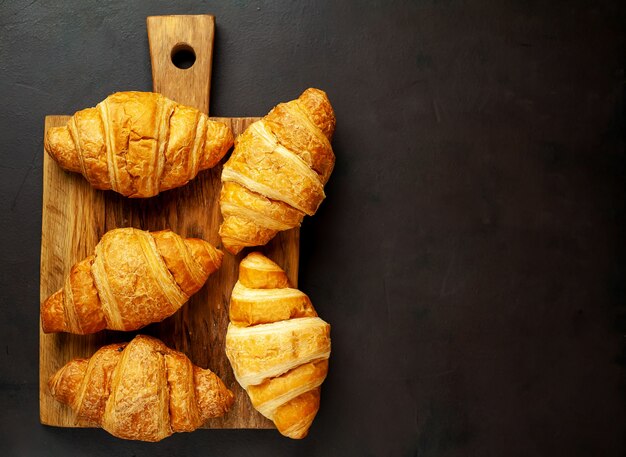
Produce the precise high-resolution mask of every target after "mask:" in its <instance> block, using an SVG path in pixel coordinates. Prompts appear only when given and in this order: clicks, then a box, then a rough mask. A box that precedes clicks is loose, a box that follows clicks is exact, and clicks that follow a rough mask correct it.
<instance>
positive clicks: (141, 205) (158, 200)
mask: <svg viewBox="0 0 626 457" xmlns="http://www.w3.org/2000/svg"><path fill="white" fill-rule="evenodd" d="M201 17H202V18H206V17H208V18H210V19H197V18H198V16H185V17H182V18H183V19H181V17H180V16H167V17H164V18H154V20H153V18H148V29H149V31H150V49H151V58H152V62H153V78H155V79H154V88H155V90H157V88H158V90H159V91H161V92H162V93H164V94H165V95H167V96H170V97H172V98H173V99H174V100H176V101H179V102H183V101H184V102H185V103H187V104H188V105H192V106H196V107H198V108H200V109H202V110H203V111H205V112H206V111H207V109H208V102H209V92H208V91H209V87H208V85H206V86H202V85H194V84H187V82H188V80H187V77H188V76H189V75H195V73H192V72H190V71H191V70H193V69H194V68H195V67H196V65H197V64H198V63H200V62H205V63H206V61H207V58H208V62H209V72H208V73H206V72H204V70H203V71H202V72H201V73H200V74H201V75H204V76H208V75H210V61H211V59H210V55H209V56H208V57H207V56H206V55H205V53H209V54H210V53H211V51H212V43H213V18H212V16H201ZM184 18H188V19H187V20H188V21H192V22H194V23H195V22H196V21H200V23H201V24H204V25H207V24H208V33H204V34H203V35H202V36H203V37H204V40H205V41H204V44H205V45H206V46H203V45H202V43H203V41H202V39H197V38H194V36H196V35H197V34H198V33H199V32H198V30H196V31H195V32H194V34H192V35H191V36H185V37H184V40H181V41H185V42H189V43H193V45H194V50H195V52H196V64H194V66H193V67H191V68H190V69H188V70H179V69H177V68H175V67H174V66H173V64H172V63H171V60H170V51H171V48H170V47H168V46H173V45H175V44H176V43H178V41H179V40H178V39H177V38H176V37H175V36H173V35H172V32H171V31H172V30H178V31H179V32H181V33H182V32H184V31H185V30H187V29H190V28H191V27H184V26H183V25H181V24H184V23H185V19H184ZM190 18H191V19H190ZM172 24H175V26H174V25H172ZM198 27H199V26H197V28H198ZM163 28H165V30H163ZM166 32H167V33H166ZM161 40H164V43H161V42H160V41H161ZM194 40H195V41H194ZM207 40H208V41H207ZM155 62H160V64H158V65H155ZM167 62H169V66H171V67H172V68H174V69H175V70H177V71H173V70H172V69H171V68H167ZM161 64H162V65H161ZM159 65H161V66H159ZM181 72H182V73H181ZM196 76H197V75H196ZM196 76H193V77H192V79H193V78H195V77H196ZM204 76H203V77H204ZM174 86H176V87H174ZM68 119H69V117H68V116H46V120H45V129H46V130H47V129H48V128H50V127H55V126H60V125H64V124H65V123H66V122H67V120H68ZM213 119H216V120H221V121H223V122H226V123H227V124H228V125H230V126H231V128H232V129H233V133H234V134H235V135H238V134H240V133H241V132H243V130H244V129H245V128H246V127H247V126H248V125H250V124H251V123H252V122H254V121H255V120H256V119H257V118H213ZM44 133H45V132H44ZM43 157H44V159H43V161H44V163H43V205H42V234H41V273H40V274H41V276H40V300H41V302H43V301H44V300H45V299H46V298H47V297H48V296H49V295H51V294H52V293H54V292H55V291H56V290H58V289H59V288H61V287H62V285H63V281H64V279H65V277H66V275H67V274H68V273H69V271H70V268H71V267H72V265H73V264H74V263H76V262H77V261H79V260H81V259H83V258H84V257H86V256H87V255H89V254H91V253H92V252H93V249H94V247H95V245H96V244H97V242H98V240H99V239H100V237H101V236H102V235H103V234H104V233H105V232H107V231H108V230H111V229H114V228H117V227H136V228H141V229H144V230H162V229H165V228H169V229H172V230H173V231H175V232H176V233H178V234H180V235H182V236H185V237H197V238H203V239H205V240H207V241H209V242H211V243H212V244H214V245H215V246H217V247H221V241H220V238H219V235H218V228H219V224H220V222H221V214H220V210H219V204H218V195H219V190H220V186H221V182H220V175H221V171H222V164H223V163H224V162H225V161H226V159H227V158H228V156H227V157H225V158H224V159H223V160H222V162H221V163H220V164H219V165H218V166H216V167H214V168H213V169H211V170H207V171H204V172H201V173H200V174H199V175H198V177H197V178H196V179H194V180H193V181H191V182H190V183H189V184H187V185H186V186H183V187H181V188H178V189H173V190H170V191H167V192H163V193H161V194H160V195H159V196H157V197H153V198H149V199H127V198H125V197H122V196H121V195H118V194H116V193H114V192H112V191H106V192H103V191H98V190H95V189H92V188H91V187H90V186H89V184H88V183H87V181H86V180H85V179H84V178H83V177H82V176H80V175H79V174H75V173H68V172H65V171H63V170H62V169H61V168H60V167H59V166H58V165H57V164H56V163H55V162H54V160H52V159H51V158H50V157H49V156H48V154H47V153H45V152H44V154H43ZM259 250H260V251H262V252H264V253H265V254H266V255H267V256H269V257H270V258H272V259H273V260H275V261H276V262H277V263H278V264H279V265H280V266H281V267H283V268H284V269H285V271H286V272H287V275H288V276H289V279H290V281H291V282H292V284H294V285H297V280H298V256H299V229H297V228H296V229H293V230H289V231H286V232H281V233H279V234H278V235H277V236H276V237H275V238H274V239H273V240H272V241H271V242H270V243H268V244H267V245H266V246H264V247H261V248H259ZM224 252H225V255H224V260H223V263H222V267H221V268H220V269H219V270H218V271H217V272H216V273H214V274H213V275H211V276H210V277H209V279H208V281H207V283H206V285H205V286H204V287H203V288H202V289H201V290H200V291H199V292H198V293H197V294H195V295H194V296H192V297H191V299H190V300H189V302H188V303H187V304H186V305H184V306H183V307H182V308H181V309H180V310H179V311H178V312H177V313H176V314H174V315H173V316H171V317H170V318H168V319H166V320H164V321H163V322H160V323H155V324H152V325H149V326H147V327H145V328H143V329H140V330H139V331H136V332H115V331H103V332H99V333H97V334H94V335H87V336H81V335H70V334H65V333H59V334H44V333H43V332H42V331H41V325H40V353H39V382H40V385H39V387H40V389H39V390H40V391H39V404H40V420H41V422H42V423H43V424H46V425H54V426H60V427H76V426H77V425H76V424H75V423H74V419H73V415H72V411H71V409H70V408H69V407H67V406H65V405H62V404H60V403H58V402H56V401H55V400H54V399H53V398H52V396H51V395H50V393H49V391H48V387H47V382H48V379H49V378H50V376H52V375H53V374H54V373H55V372H56V371H57V370H58V369H59V368H61V367H62V366H63V365H64V364H66V363H67V362H69V361H70V360H71V359H73V358H76V357H89V356H91V355H92V354H93V353H94V352H95V351H96V350H97V349H98V348H99V347H100V346H102V345H105V344H110V343H117V342H122V341H130V340H131V339H132V338H133V337H134V335H135V334H139V333H141V334H148V335H153V336H155V337H157V338H159V339H161V340H162V341H163V342H164V343H165V344H167V345H168V346H169V347H171V348H173V349H176V350H179V351H182V352H184V353H185V354H187V356H188V357H189V358H190V359H191V361H192V362H193V363H195V364H196V365H198V366H200V367H203V368H210V369H211V370H213V371H214V372H215V373H217V375H218V376H220V377H221V378H222V380H223V381H224V382H225V384H226V385H227V386H228V387H229V388H230V389H231V390H232V391H233V392H234V393H235V398H236V400H235V404H234V405H233V408H232V409H231V411H230V412H229V413H227V414H226V415H225V416H224V417H223V418H218V419H211V420H209V421H208V422H207V423H205V424H204V428H273V427H274V425H273V423H272V422H271V421H269V420H267V419H265V418H264V417H263V416H261V415H260V414H259V413H258V412H257V411H256V410H255V409H254V408H253V407H252V405H251V403H250V400H249V398H248V396H247V394H246V393H245V391H244V390H243V389H241V387H240V386H239V385H238V384H237V382H236V380H235V377H234V375H233V372H232V370H231V367H230V364H229V362H228V359H227V358H226V354H225V352H224V339H225V336H226V328H227V326H228V303H229V299H230V293H231V291H232V288H233V286H234V284H235V282H236V280H237V277H238V266H239V262H240V260H241V259H242V258H243V257H244V256H245V255H246V254H247V253H248V252H249V250H244V251H243V252H242V253H240V254H239V255H238V256H233V255H231V254H229V253H228V252H227V251H224Z"/></svg>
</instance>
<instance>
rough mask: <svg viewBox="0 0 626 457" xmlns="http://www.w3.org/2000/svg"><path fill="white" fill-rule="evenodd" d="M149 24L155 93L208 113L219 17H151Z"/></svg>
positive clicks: (204, 15) (148, 20) (206, 15)
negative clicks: (214, 44) (214, 39)
mask: <svg viewBox="0 0 626 457" xmlns="http://www.w3.org/2000/svg"><path fill="white" fill-rule="evenodd" d="M146 22H147V27H148V41H149V43H150V60H151V62H152V85H153V89H154V91H155V92H159V93H161V94H163V95H165V96H166V97H168V98H171V99H172V100H174V101H176V102H178V103H182V104H183V105H187V106H193V107H194V108H198V109H199V110H201V111H202V112H204V113H207V114H208V112H209V96H210V91H211V65H212V62H213V38H214V36H215V17H214V16H211V15H209V14H203V15H184V16H149V17H148V18H147V21H146ZM194 56H195V61H193V58H194ZM190 63H192V65H191V66H189V64H190ZM177 65H179V66H180V67H183V68H179V67H177ZM185 66H189V68H184V67H185Z"/></svg>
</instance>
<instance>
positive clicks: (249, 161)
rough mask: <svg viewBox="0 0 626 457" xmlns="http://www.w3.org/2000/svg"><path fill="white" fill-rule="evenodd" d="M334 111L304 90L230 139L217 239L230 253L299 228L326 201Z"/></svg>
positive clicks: (325, 100)
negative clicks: (221, 221) (218, 236)
mask: <svg viewBox="0 0 626 457" xmlns="http://www.w3.org/2000/svg"><path fill="white" fill-rule="evenodd" d="M334 131H335V113H334V111H333V108H332V106H331V105H330V101H329V100H328V97H327V96H326V94H325V93H324V92H323V91H321V90H319V89H307V90H305V91H304V92H303V93H302V95H300V97H299V98H298V99H297V100H292V101H290V102H288V103H281V104H279V105H278V106H276V107H275V108H274V109H273V110H272V111H270V112H269V114H268V115H267V116H265V117H264V118H263V119H261V120H259V121H257V122H255V123H253V124H252V125H250V126H249V127H248V128H247V129H246V131H245V132H244V133H243V134H242V135H240V136H239V137H238V138H237V139H236V140H235V149H234V150H233V153H232V155H231V156H230V158H229V159H228V161H227V162H226V164H225V165H224V168H223V170H222V182H223V186H222V191H221V193H220V208H221V211H222V216H223V218H224V222H223V223H222V225H221V226H220V236H221V237H222V243H223V244H224V247H225V248H226V249H227V250H228V251H230V252H231V253H233V254H236V253H238V252H239V251H240V250H241V249H243V248H244V247H245V246H259V245H263V244H265V243H267V242H268V241H269V240H271V239H272V238H273V237H274V235H276V233H277V232H279V231H281V230H288V229H291V228H293V227H298V226H299V225H300V223H301V222H302V218H303V217H304V215H305V214H308V215H309V216H310V215H313V214H315V212H316V211H317V208H318V207H319V205H320V203H321V202H322V200H323V199H324V198H325V194H324V184H326V182H327V181H328V178H329V177H330V174H331V172H332V171H333V167H334V164H335V155H334V153H333V149H332V147H331V145H330V140H331V139H332V136H333V132H334Z"/></svg>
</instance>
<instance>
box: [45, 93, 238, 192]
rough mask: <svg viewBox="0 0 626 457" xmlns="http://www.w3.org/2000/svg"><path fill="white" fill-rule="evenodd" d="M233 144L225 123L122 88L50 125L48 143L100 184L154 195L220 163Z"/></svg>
mask: <svg viewBox="0 0 626 457" xmlns="http://www.w3.org/2000/svg"><path fill="white" fill-rule="evenodd" d="M232 144H233V134H232V132H231V130H230V128H228V127H227V126H226V125H225V124H223V123H221V122H217V121H212V120H210V119H209V118H208V116H207V115H206V114H204V113H201V112H200V111H198V110H197V109H194V108H190V107H188V106H183V105H179V104H177V103H176V102H174V101H172V100H169V99H167V98H165V97H164V96H163V95H161V94H155V93H152V92H117V93H115V94H113V95H110V96H108V97H107V98H106V99H105V100H104V101H102V102H101V103H98V105H97V106H96V107H95V108H87V109H84V110H82V111H78V112H77V113H75V114H74V115H73V116H72V118H71V119H70V120H69V122H68V123H67V125H66V126H64V127H54V128H50V129H48V132H47V134H46V137H45V141H44V147H45V149H46V151H48V154H50V156H51V157H52V158H53V159H54V160H56V161H57V162H58V163H59V165H60V166H61V167H62V168H64V169H66V170H68V171H74V172H78V173H81V174H82V175H83V176H84V177H85V178H86V179H87V181H89V184H91V185H92V186H93V187H95V188H96V189H103V190H108V189H113V190H114V191H115V192H118V193H120V194H122V195H124V196H126V197H152V196H154V195H157V194H158V193H159V192H160V191H163V190H167V189H172V188H174V187H180V186H182V185H184V184H186V183H187V182H188V181H189V180H191V179H193V178H195V176H196V175H197V174H198V172H199V171H201V170H205V169H207V168H211V167H213V166H215V165H216V164H217V163H218V162H219V161H220V159H221V158H222V157H223V156H224V154H226V151H228V149H230V147H231V146H232Z"/></svg>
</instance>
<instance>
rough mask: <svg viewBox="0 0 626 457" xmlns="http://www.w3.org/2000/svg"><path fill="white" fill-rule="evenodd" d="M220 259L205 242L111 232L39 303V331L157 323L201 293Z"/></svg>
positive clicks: (168, 234)
mask: <svg viewBox="0 0 626 457" xmlns="http://www.w3.org/2000/svg"><path fill="white" fill-rule="evenodd" d="M222 257H223V253H222V252H221V251H219V250H218V249H215V248H214V247H213V246H212V245H211V244H210V243H208V242H206V241H203V240H199V239H195V238H187V239H183V238H181V237H180V236H178V235H177V234H176V233H174V232H172V231H170V230H164V231H161V232H146V231H143V230H137V229H134V228H121V229H115V230H111V231H109V232H107V233H105V234H104V236H103V237H102V239H101V240H100V242H99V243H98V244H97V245H96V248H95V252H94V255H91V256H89V257H87V258H86V259H84V260H82V261H80V262H78V263H77V264H76V265H74V266H73V267H72V270H71V271H70V274H69V276H68V277H67V278H66V280H65V285H64V287H63V288H62V289H60V290H58V291H57V292H55V293H54V294H53V295H51V296H50V297H49V298H48V299H47V300H46V301H45V302H44V303H43V305H42V306H41V324H42V327H43V331H44V332H46V333H50V332H69V333H79V334H87V333H94V332H98V331H100V330H103V329H105V328H108V329H111V330H126V331H128V330H136V329H138V328H140V327H143V326H145V325H148V324H149V323H151V322H159V321H161V320H163V319H165V318H166V317H168V316H171V315H172V314H174V313H175V312H176V311H177V310H178V308H180V307H181V306H182V305H183V304H185V303H186V302H187V300H188V299H189V297H190V296H191V295H193V294H195V293H196V292H197V291H198V290H200V288H202V286H203V285H204V283H205V282H206V280H207V278H208V277H209V275H210V274H211V273H213V272H214V271H215V270H217V269H218V268H219V267H220V265H221V263H222Z"/></svg>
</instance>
